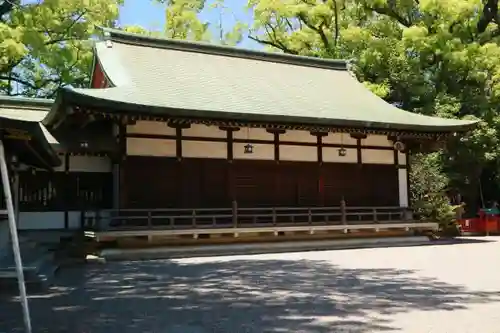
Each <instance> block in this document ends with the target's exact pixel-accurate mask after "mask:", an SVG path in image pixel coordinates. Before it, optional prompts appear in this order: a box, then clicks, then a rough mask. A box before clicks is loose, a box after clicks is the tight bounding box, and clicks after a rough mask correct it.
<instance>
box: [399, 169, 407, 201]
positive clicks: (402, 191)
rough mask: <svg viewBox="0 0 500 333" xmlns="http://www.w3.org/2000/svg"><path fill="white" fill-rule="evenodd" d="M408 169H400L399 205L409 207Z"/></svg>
mask: <svg viewBox="0 0 500 333" xmlns="http://www.w3.org/2000/svg"><path fill="white" fill-rule="evenodd" d="M407 173H408V171H407V170H406V169H398V184H399V206H400V207H408V205H409V198H408V178H407Z"/></svg>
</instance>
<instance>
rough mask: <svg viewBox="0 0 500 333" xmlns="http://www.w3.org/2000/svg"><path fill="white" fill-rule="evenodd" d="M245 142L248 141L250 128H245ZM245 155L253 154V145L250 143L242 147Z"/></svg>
mask: <svg viewBox="0 0 500 333" xmlns="http://www.w3.org/2000/svg"><path fill="white" fill-rule="evenodd" d="M247 140H250V128H249V127H247ZM243 148H244V153H245V154H253V145H252V144H251V143H247V144H246V145H245V146H244V147H243Z"/></svg>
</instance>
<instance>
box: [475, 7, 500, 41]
mask: <svg viewBox="0 0 500 333" xmlns="http://www.w3.org/2000/svg"><path fill="white" fill-rule="evenodd" d="M491 22H496V23H497V25H498V24H500V19H499V17H498V0H486V3H485V4H484V7H483V13H482V14H481V17H480V18H479V21H478V22H477V32H478V33H483V32H485V31H486V28H487V27H488V25H489V24H490V23H491Z"/></svg>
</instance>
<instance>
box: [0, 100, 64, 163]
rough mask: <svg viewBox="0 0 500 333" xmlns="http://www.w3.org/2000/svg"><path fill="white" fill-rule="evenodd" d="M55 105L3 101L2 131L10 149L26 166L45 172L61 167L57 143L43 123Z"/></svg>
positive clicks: (36, 102)
mask: <svg viewBox="0 0 500 333" xmlns="http://www.w3.org/2000/svg"><path fill="white" fill-rule="evenodd" d="M51 104H52V101H47V102H45V101H41V100H35V99H33V100H31V99H14V98H7V97H1V98H0V132H1V133H2V137H3V141H4V144H5V147H6V150H7V151H10V152H11V153H14V154H16V155H17V156H18V158H19V160H20V162H22V163H24V164H27V165H32V166H35V167H39V168H44V169H51V168H53V167H56V166H59V165H60V164H61V160H60V159H59V157H58V156H57V153H56V152H55V150H54V147H53V146H52V144H54V143H57V141H56V140H55V139H54V138H53V137H52V135H50V133H49V132H48V131H47V130H46V129H45V128H44V126H43V125H42V124H41V123H40V121H41V120H42V119H43V118H44V117H45V115H46V114H47V112H48V110H49V108H50V106H51ZM51 141H52V142H51Z"/></svg>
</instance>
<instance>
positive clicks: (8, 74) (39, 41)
mask: <svg viewBox="0 0 500 333" xmlns="http://www.w3.org/2000/svg"><path fill="white" fill-rule="evenodd" d="M121 3H122V1H121V0H99V1H90V2H89V1H79V0H43V1H39V2H28V3H24V2H21V1H18V0H14V1H13V0H9V1H7V0H3V1H0V94H5V95H24V96H30V97H47V98H50V97H53V96H54V94H55V92H56V91H57V89H58V88H59V87H62V86H65V85H72V86H75V87H85V86H88V83H89V78H90V73H89V72H90V71H89V68H90V67H91V62H92V42H91V38H92V37H93V36H94V35H95V33H96V26H112V25H113V24H114V21H115V20H116V18H117V17H118V10H119V5H120V4H121Z"/></svg>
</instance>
